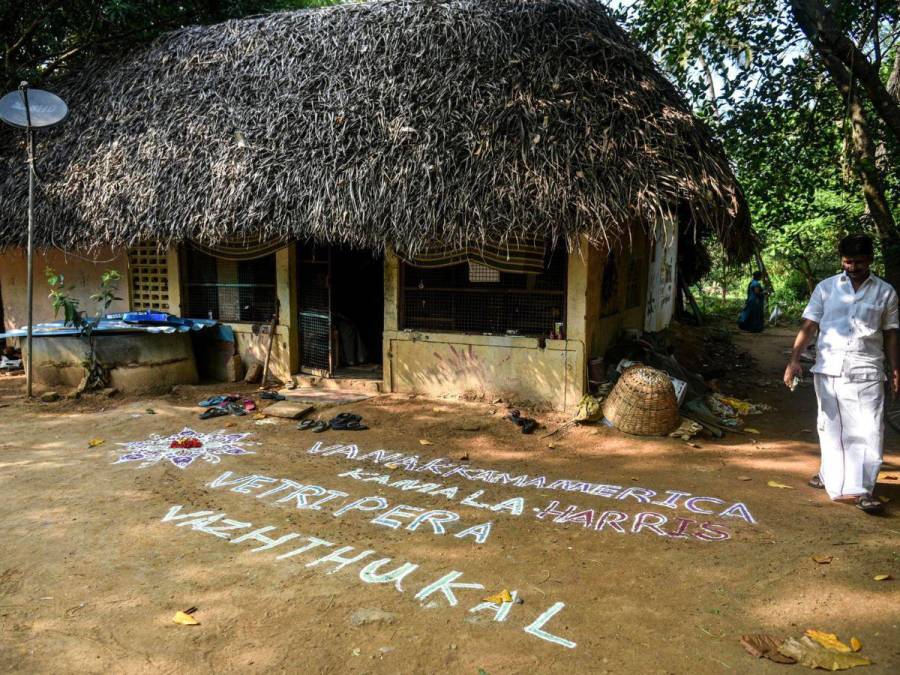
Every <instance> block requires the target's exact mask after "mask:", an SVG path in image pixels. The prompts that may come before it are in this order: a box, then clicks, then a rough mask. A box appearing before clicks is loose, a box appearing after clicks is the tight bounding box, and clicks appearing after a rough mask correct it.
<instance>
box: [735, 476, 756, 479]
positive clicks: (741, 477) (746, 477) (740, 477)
mask: <svg viewBox="0 0 900 675" xmlns="http://www.w3.org/2000/svg"><path fill="white" fill-rule="evenodd" d="M737 479H738V480H753V479H752V478H751V477H750V476H738V477H737Z"/></svg>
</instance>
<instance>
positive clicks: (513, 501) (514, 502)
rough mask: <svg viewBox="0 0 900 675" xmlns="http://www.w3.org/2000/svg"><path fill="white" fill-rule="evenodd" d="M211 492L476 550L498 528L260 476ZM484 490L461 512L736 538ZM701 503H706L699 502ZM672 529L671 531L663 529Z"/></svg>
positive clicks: (696, 525)
mask: <svg viewBox="0 0 900 675" xmlns="http://www.w3.org/2000/svg"><path fill="white" fill-rule="evenodd" d="M338 477H339V478H354V479H356V480H360V481H363V482H365V481H367V480H372V479H373V477H374V479H375V482H377V483H379V484H383V485H386V486H387V487H392V488H395V489H397V490H400V491H403V492H407V491H413V492H421V493H425V494H428V495H430V496H434V495H438V494H440V495H442V496H444V497H446V498H447V499H451V500H455V499H457V492H458V490H459V488H457V487H450V488H442V489H437V488H441V486H440V485H439V484H437V483H423V482H421V481H418V480H409V479H406V480H404V479H398V480H393V481H392V482H391V481H388V480H380V478H384V479H389V478H390V476H388V475H384V476H381V475H379V474H371V475H370V474H367V473H366V472H364V471H362V469H353V470H351V471H346V472H344V473H341V474H338ZM207 487H210V488H213V489H217V488H230V490H231V491H232V492H237V493H240V494H245V495H254V494H255V496H256V497H257V498H258V499H266V498H268V499H271V501H270V503H271V504H276V505H285V506H294V507H295V508H297V509H301V510H304V509H310V510H314V511H321V510H323V506H324V505H326V504H327V507H326V508H327V509H331V510H332V514H333V515H334V516H336V517H339V516H343V515H344V514H346V513H350V512H359V513H366V514H369V513H373V514H377V515H375V516H374V518H372V519H371V520H370V521H369V522H370V523H372V524H373V525H381V526H384V527H389V528H391V529H400V528H403V529H405V530H409V531H411V532H415V531H418V530H421V531H426V532H431V533H433V534H435V535H443V534H446V533H447V532H448V531H454V530H457V529H458V530H459V531H456V532H455V533H454V534H453V536H454V537H456V538H458V539H466V538H471V540H472V541H474V542H475V543H477V544H483V543H484V542H485V541H487V539H488V537H489V536H490V534H491V530H492V527H493V523H492V521H488V522H483V523H478V524H476V525H469V526H464V525H463V524H462V522H461V519H460V516H459V514H458V513H457V512H456V511H450V510H448V509H424V508H421V507H418V506H413V505H410V504H394V505H391V503H390V502H389V501H388V499H386V498H385V497H382V496H380V495H371V496H366V497H358V498H357V497H353V496H351V495H350V493H348V492H343V491H341V490H333V489H331V488H328V487H325V486H322V485H315V484H304V483H300V482H298V481H295V480H291V479H289V478H272V477H271V476H263V475H260V474H249V475H246V476H240V475H237V476H236V475H235V474H234V473H233V472H231V471H226V472H225V473H223V474H222V475H221V476H219V477H218V478H216V479H215V480H213V481H211V482H210V483H207ZM483 494H484V490H476V491H474V492H472V493H471V494H468V495H465V493H463V496H462V498H460V499H459V505H460V506H467V507H471V508H474V509H479V510H483V511H486V512H487V513H489V514H491V515H493V514H497V515H508V516H516V517H518V516H522V515H523V514H526V517H529V516H533V517H534V518H536V519H538V520H541V521H546V522H553V523H554V524H557V525H567V524H574V525H581V527H583V528H586V529H592V530H594V531H595V532H604V531H610V532H615V533H618V534H626V533H628V534H638V533H643V532H646V533H650V534H654V535H656V536H659V537H668V538H672V539H696V540H699V541H725V540H727V539H730V538H731V532H730V531H729V530H728V529H727V528H726V527H725V526H724V525H722V524H721V523H712V522H709V521H708V520H707V519H706V518H705V517H704V518H698V519H693V518H683V517H676V516H675V515H674V514H669V515H663V514H661V513H657V512H655V511H642V512H640V513H636V514H628V513H625V512H623V511H617V510H607V511H601V510H599V509H597V510H595V509H588V508H582V507H579V506H577V505H574V504H568V505H566V506H562V505H561V504H560V502H559V501H556V500H553V501H550V502H549V503H548V504H544V503H542V504H541V506H540V507H532V508H528V507H527V503H526V500H525V498H524V497H512V498H509V499H504V500H503V501H500V502H497V503H491V502H489V501H488V500H486V499H485V498H484V497H482V495H483ZM695 499H697V500H699V499H701V498H695ZM690 510H692V511H693V512H694V513H699V514H703V515H704V516H708V515H711V514H712V515H714V512H713V511H711V510H709V509H705V508H703V506H702V505H701V504H700V502H699V501H697V502H696V503H694V504H691V505H690ZM665 525H668V529H663V526H665Z"/></svg>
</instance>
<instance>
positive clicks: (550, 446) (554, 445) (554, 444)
mask: <svg viewBox="0 0 900 675" xmlns="http://www.w3.org/2000/svg"><path fill="white" fill-rule="evenodd" d="M547 447H548V448H550V449H551V450H553V448H555V447H556V443H547Z"/></svg>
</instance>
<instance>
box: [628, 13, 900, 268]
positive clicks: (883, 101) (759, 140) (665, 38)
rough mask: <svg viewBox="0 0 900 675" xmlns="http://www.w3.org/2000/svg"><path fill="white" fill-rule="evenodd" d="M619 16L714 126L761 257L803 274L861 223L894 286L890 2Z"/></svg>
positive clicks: (896, 106) (895, 74)
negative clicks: (732, 165) (762, 249)
mask: <svg viewBox="0 0 900 675" xmlns="http://www.w3.org/2000/svg"><path fill="white" fill-rule="evenodd" d="M620 16H621V18H622V19H623V20H624V21H625V23H626V24H627V25H628V27H629V28H631V29H632V31H633V33H634V34H635V35H636V36H637V37H638V39H639V40H641V41H642V42H643V43H644V45H645V46H646V47H647V48H648V49H649V50H651V51H652V52H654V53H655V54H656V56H657V58H658V59H659V61H660V63H661V64H662V66H663V67H664V68H665V69H666V70H667V71H668V72H669V73H670V74H671V76H672V77H673V79H675V80H676V81H677V82H678V83H679V84H680V85H681V86H682V88H683V89H685V90H686V91H687V92H688V93H689V95H690V97H691V100H692V103H693V104H694V106H695V107H696V108H697V109H698V111H699V112H700V113H701V114H703V115H705V116H706V118H707V119H708V121H709V122H710V124H712V125H713V126H714V127H715V128H716V130H717V131H718V133H719V134H720V135H721V136H722V138H723V140H724V142H725V144H726V147H727V149H728V151H729V153H730V156H731V157H732V159H733V160H734V162H735V164H736V169H737V173H738V177H739V178H740V180H741V182H742V184H743V185H744V187H745V190H746V192H747V196H748V201H749V203H750V207H751V213H752V216H753V220H754V225H755V227H756V229H757V231H758V232H759V234H760V237H761V240H762V242H763V243H764V245H765V246H766V250H767V252H768V253H769V256H767V257H770V258H775V259H776V260H778V261H784V262H788V263H791V264H793V265H794V266H795V267H799V268H800V269H801V270H803V274H804V275H805V276H806V280H807V283H811V282H812V281H813V280H814V278H815V277H817V276H820V274H821V271H820V270H818V269H817V267H818V266H819V265H820V263H819V262H817V260H818V259H819V257H820V254H821V253H822V251H823V249H824V247H830V246H832V245H833V243H834V242H835V241H836V240H837V238H838V236H839V234H841V233H842V232H844V231H846V230H850V229H854V230H855V229H860V228H865V229H869V230H870V231H872V233H873V234H874V235H875V236H876V237H877V239H878V240H879V241H880V244H881V247H882V250H883V253H884V256H883V257H884V260H885V264H886V270H885V273H886V277H887V278H888V280H889V281H891V282H892V283H894V284H895V285H900V229H898V227H897V217H898V213H897V208H898V207H897V204H898V199H900V176H898V173H897V171H896V169H894V167H896V165H897V160H898V158H900V155H898V148H900V143H898V141H900V137H898V125H897V120H898V114H900V49H898V46H900V45H898V38H900V28H898V18H900V5H898V4H897V3H896V2H893V3H885V2H881V1H880V0H868V1H865V2H847V1H843V2H842V1H841V0H835V1H834V2H831V3H830V4H828V5H826V4H825V3H822V2H819V1H818V0H720V1H718V2H716V1H714V0H627V1H626V2H625V4H624V6H623V7H622V8H621V9H620ZM830 251H831V255H832V256H833V249H830ZM832 269H833V268H832Z"/></svg>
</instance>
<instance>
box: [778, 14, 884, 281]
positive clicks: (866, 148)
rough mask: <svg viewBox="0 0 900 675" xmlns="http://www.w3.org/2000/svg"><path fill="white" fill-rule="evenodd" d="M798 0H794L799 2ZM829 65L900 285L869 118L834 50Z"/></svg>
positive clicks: (868, 200)
mask: <svg viewBox="0 0 900 675" xmlns="http://www.w3.org/2000/svg"><path fill="white" fill-rule="evenodd" d="M796 1H797V0H793V2H795V3H796ZM819 55H820V56H821V57H822V60H823V61H824V63H825V68H826V69H827V70H828V73H829V74H830V75H831V79H832V81H833V82H834V84H835V86H836V87H837V88H838V91H839V92H840V93H841V96H842V97H843V99H844V100H845V101H846V104H847V115H848V117H849V119H850V124H851V140H852V154H853V165H854V170H855V172H856V175H857V177H858V178H859V180H860V183H861V184H862V190H863V197H864V198H865V200H866V206H867V207H868V210H869V215H870V216H871V218H872V221H873V223H874V224H875V230H876V231H877V233H878V238H879V240H880V241H881V252H882V256H883V259H884V270H885V280H886V281H888V282H889V283H890V284H892V285H893V286H894V288H897V289H900V230H898V229H897V223H896V222H895V221H894V216H893V214H892V213H891V209H890V206H889V205H888V202H887V197H886V196H885V190H884V181H883V180H882V177H881V172H880V171H879V169H878V164H877V162H876V158H875V144H874V143H873V142H872V137H871V135H870V134H869V122H868V119H867V118H866V110H865V108H864V107H863V102H862V98H861V97H860V94H859V90H858V89H857V87H856V86H855V82H854V81H853V74H852V73H851V72H850V71H849V70H848V69H847V68H845V67H844V65H843V63H841V61H840V60H839V59H838V58H837V57H836V56H834V55H833V54H831V53H829V52H827V51H825V52H820V54H819Z"/></svg>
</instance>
